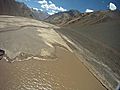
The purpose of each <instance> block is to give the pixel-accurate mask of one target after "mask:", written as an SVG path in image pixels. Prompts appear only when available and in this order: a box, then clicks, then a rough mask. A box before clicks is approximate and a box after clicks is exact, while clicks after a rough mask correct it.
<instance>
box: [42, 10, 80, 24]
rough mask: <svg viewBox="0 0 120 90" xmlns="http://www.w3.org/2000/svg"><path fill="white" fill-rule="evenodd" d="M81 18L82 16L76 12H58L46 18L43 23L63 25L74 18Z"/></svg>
mask: <svg viewBox="0 0 120 90" xmlns="http://www.w3.org/2000/svg"><path fill="white" fill-rule="evenodd" d="M79 16H82V14H81V13H80V12H79V11H78V10H69V11H65V12H58V13H56V14H53V15H51V16H49V17H48V18H46V19H45V20H44V21H46V22H49V23H52V24H56V25H63V24H65V23H67V22H69V21H71V20H73V19H75V18H78V17H79Z"/></svg>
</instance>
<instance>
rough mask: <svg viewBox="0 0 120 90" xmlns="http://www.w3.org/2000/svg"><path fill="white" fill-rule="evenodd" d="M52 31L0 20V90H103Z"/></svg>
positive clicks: (46, 26)
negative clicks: (1, 55) (0, 51)
mask: <svg viewBox="0 0 120 90" xmlns="http://www.w3.org/2000/svg"><path fill="white" fill-rule="evenodd" d="M54 29H59V27H57V26H54V25H51V24H48V23H45V22H42V21H37V20H33V19H27V18H23V17H15V16H4V15H1V16H0V48H1V49H2V50H4V51H5V55H4V57H3V59H2V60H1V61H0V72H1V73H0V90H106V88H105V87H104V86H103V85H102V84H101V82H100V81H99V80H98V79H97V78H96V77H95V76H94V75H93V74H92V73H90V71H89V70H88V69H87V68H86V67H85V66H84V64H83V63H82V62H81V61H82V60H84V58H83V57H82V56H81V57H79V59H78V57H76V55H75V54H74V51H73V49H72V48H71V47H69V45H68V44H67V42H66V41H65V40H64V39H63V37H61V34H59V33H57V32H56V31H55V30H54ZM80 60H81V61H80Z"/></svg>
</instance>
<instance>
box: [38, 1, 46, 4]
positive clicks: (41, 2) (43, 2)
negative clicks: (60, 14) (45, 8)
mask: <svg viewBox="0 0 120 90" xmlns="http://www.w3.org/2000/svg"><path fill="white" fill-rule="evenodd" d="M38 3H40V4H47V1H46V0H41V1H38Z"/></svg>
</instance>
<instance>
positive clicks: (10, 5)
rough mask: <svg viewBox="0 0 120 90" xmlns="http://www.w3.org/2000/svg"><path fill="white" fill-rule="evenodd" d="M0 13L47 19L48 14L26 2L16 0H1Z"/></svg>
mask: <svg viewBox="0 0 120 90" xmlns="http://www.w3.org/2000/svg"><path fill="white" fill-rule="evenodd" d="M0 15H13V16H23V17H29V18H34V19H37V20H42V19H45V18H47V16H48V14H46V13H43V12H41V11H36V10H33V9H30V8H29V7H27V5H25V4H24V3H20V2H16V1H15V0H0Z"/></svg>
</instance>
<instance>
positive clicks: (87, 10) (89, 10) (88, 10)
mask: <svg viewBox="0 0 120 90" xmlns="http://www.w3.org/2000/svg"><path fill="white" fill-rule="evenodd" d="M85 12H87V13H89V12H94V10H91V9H86V11H85Z"/></svg>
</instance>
